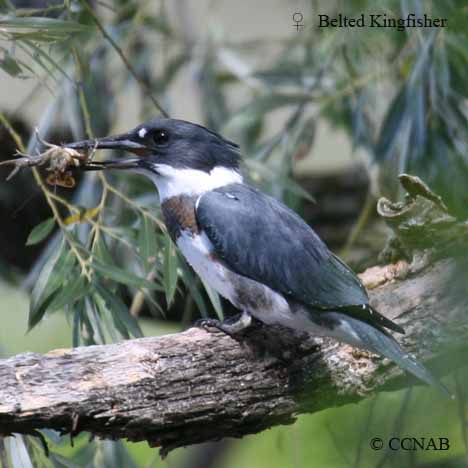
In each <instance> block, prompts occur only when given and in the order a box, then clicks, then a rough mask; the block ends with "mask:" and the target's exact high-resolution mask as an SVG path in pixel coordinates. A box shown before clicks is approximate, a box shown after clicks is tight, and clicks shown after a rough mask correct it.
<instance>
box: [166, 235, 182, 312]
mask: <svg viewBox="0 0 468 468" xmlns="http://www.w3.org/2000/svg"><path fill="white" fill-rule="evenodd" d="M178 264H179V262H178V261H177V254H176V251H175V247H174V244H173V242H172V241H171V238H170V237H169V236H168V235H167V234H166V236H165V239H164V275H163V285H164V292H165V293H166V302H167V307H168V308H169V307H170V306H171V304H172V301H173V300H174V295H175V292H176V287H177V267H178Z"/></svg>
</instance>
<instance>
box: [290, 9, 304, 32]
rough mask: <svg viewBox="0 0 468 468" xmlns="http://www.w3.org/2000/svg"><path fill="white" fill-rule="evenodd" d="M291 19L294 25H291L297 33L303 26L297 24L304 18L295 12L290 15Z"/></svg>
mask: <svg viewBox="0 0 468 468" xmlns="http://www.w3.org/2000/svg"><path fill="white" fill-rule="evenodd" d="M292 19H293V21H294V22H295V23H296V24H293V28H296V31H299V28H302V26H304V25H303V24H299V23H300V22H301V21H302V20H303V19H304V16H303V15H302V13H299V12H297V13H294V14H293V15H292Z"/></svg>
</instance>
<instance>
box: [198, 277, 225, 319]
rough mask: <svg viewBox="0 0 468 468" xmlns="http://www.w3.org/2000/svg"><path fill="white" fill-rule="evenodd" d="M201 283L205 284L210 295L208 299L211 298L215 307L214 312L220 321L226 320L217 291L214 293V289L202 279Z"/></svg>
mask: <svg viewBox="0 0 468 468" xmlns="http://www.w3.org/2000/svg"><path fill="white" fill-rule="evenodd" d="M200 279H201V278H200ZM201 282H202V283H203V286H204V288H205V291H206V293H207V294H208V297H209V298H210V301H211V304H212V305H213V307H214V310H215V312H216V314H217V315H218V318H219V319H220V320H223V319H224V314H223V306H222V305H221V300H220V299H219V294H218V293H217V292H216V291H214V290H213V289H211V287H210V286H208V283H205V282H204V281H203V280H202V279H201Z"/></svg>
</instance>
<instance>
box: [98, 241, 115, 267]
mask: <svg viewBox="0 0 468 468" xmlns="http://www.w3.org/2000/svg"><path fill="white" fill-rule="evenodd" d="M95 253H96V256H97V258H98V259H99V260H100V261H101V262H102V263H103V264H106V265H115V262H114V258H113V257H112V254H111V253H110V251H109V248H108V247H107V243H106V240H105V239H104V236H99V239H98V241H97V242H96V247H95Z"/></svg>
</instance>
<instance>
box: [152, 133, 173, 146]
mask: <svg viewBox="0 0 468 468" xmlns="http://www.w3.org/2000/svg"><path fill="white" fill-rule="evenodd" d="M153 141H154V142H155V143H156V144H157V145H160V146H161V145H165V144H166V143H167V142H168V141H169V133H168V132H167V131H166V130H155V131H154V132H153Z"/></svg>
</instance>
